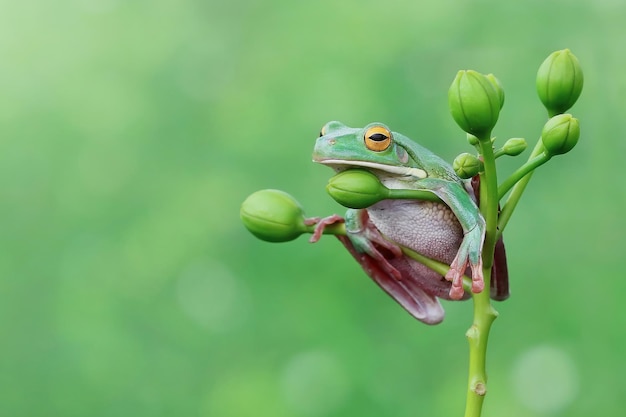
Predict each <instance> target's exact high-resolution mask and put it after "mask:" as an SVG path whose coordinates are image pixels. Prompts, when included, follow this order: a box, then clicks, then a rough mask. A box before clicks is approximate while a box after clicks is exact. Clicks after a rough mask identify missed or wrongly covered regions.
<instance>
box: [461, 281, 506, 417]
mask: <svg viewBox="0 0 626 417" xmlns="http://www.w3.org/2000/svg"><path fill="white" fill-rule="evenodd" d="M485 273H486V274H489V275H490V274H491V271H485ZM487 279H488V277H487V276H485V280H487ZM472 299H473V301H474V322H473V323H472V326H471V327H470V328H469V329H468V330H467V332H466V333H465V336H466V337H467V341H468V344H469V377H468V381H467V402H466V404H465V417H479V416H480V415H481V411H482V407H483V402H484V400H485V395H486V394H487V366H486V365H487V363H486V362H487V344H488V341H489V331H490V330H491V325H492V323H493V321H494V320H495V319H496V317H497V316H498V313H497V311H496V310H495V309H494V308H493V306H492V305H491V300H490V298H489V289H488V287H486V288H485V290H484V291H483V292H481V293H479V294H472Z"/></svg>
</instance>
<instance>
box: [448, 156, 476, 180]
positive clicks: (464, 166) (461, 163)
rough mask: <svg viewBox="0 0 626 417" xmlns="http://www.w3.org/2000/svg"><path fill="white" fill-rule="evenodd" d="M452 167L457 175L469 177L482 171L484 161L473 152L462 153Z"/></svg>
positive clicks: (464, 177)
mask: <svg viewBox="0 0 626 417" xmlns="http://www.w3.org/2000/svg"><path fill="white" fill-rule="evenodd" d="M452 168H453V169H454V172H456V175H458V176H459V177H461V178H463V179H468V178H472V177H473V176H474V175H476V174H478V173H479V172H480V171H482V169H483V163H482V162H480V159H478V158H476V157H475V156H474V155H472V154H469V153H462V154H460V155H459V156H457V157H456V158H454V161H453V162H452Z"/></svg>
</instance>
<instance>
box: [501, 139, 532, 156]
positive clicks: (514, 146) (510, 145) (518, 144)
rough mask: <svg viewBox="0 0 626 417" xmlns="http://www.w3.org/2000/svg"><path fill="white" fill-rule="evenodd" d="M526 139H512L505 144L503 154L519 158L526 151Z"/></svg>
mask: <svg viewBox="0 0 626 417" xmlns="http://www.w3.org/2000/svg"><path fill="white" fill-rule="evenodd" d="M526 146H528V145H527V144H526V139H523V138H511V139H509V140H507V141H506V142H505V143H504V146H503V147H502V152H503V153H504V154H505V155H509V156H517V155H519V154H521V153H522V152H524V151H525V150H526Z"/></svg>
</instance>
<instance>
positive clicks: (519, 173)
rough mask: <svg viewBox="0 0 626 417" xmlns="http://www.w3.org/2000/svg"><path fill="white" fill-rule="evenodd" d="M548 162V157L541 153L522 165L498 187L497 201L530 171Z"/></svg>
mask: <svg viewBox="0 0 626 417" xmlns="http://www.w3.org/2000/svg"><path fill="white" fill-rule="evenodd" d="M549 160H550V157H549V156H548V155H547V154H546V153H545V152H542V153H541V154H539V155H537V156H535V157H534V158H531V159H529V160H528V161H526V163H525V164H524V165H522V166H521V167H519V168H518V169H517V170H516V171H515V172H514V173H512V174H511V176H510V177H509V178H507V179H506V180H505V181H503V182H502V184H500V186H499V187H498V200H501V199H502V197H504V195H505V194H506V193H507V192H508V191H509V190H510V189H511V187H513V186H514V185H515V184H516V183H517V182H518V181H519V180H520V179H522V177H524V176H525V175H526V174H528V173H529V172H531V171H534V170H535V169H536V168H537V167H539V166H541V165H543V164H545V163H546V162H548V161H549Z"/></svg>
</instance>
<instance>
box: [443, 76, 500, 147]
mask: <svg viewBox="0 0 626 417" xmlns="http://www.w3.org/2000/svg"><path fill="white" fill-rule="evenodd" d="M494 78H495V77H494ZM503 99H504V95H503V94H502V95H501V94H500V93H499V92H498V91H497V90H496V87H494V83H493V81H490V80H489V78H487V76H485V75H483V74H480V73H478V72H476V71H472V70H465V71H459V72H458V73H457V75H456V78H455V79H454V81H453V82H452V85H451V86H450V89H449V90H448V105H449V107H450V113H451V114H452V118H453V119H454V121H455V122H456V123H457V124H458V125H459V126H460V127H461V129H463V130H464V131H466V132H467V133H470V134H472V135H474V136H477V137H478V138H479V139H485V138H489V134H490V132H491V130H492V129H493V127H494V126H495V125H496V122H497V121H498V115H499V114H500V105H501V103H502V100H503Z"/></svg>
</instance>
